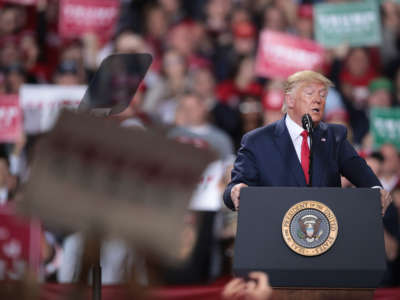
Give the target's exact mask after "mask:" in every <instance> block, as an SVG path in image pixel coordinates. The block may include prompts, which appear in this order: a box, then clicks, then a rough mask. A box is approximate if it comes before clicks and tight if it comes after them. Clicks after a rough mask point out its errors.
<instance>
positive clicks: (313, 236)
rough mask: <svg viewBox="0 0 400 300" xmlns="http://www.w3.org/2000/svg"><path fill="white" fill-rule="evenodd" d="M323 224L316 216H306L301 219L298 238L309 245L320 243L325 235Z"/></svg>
mask: <svg viewBox="0 0 400 300" xmlns="http://www.w3.org/2000/svg"><path fill="white" fill-rule="evenodd" d="M321 222H322V220H321V219H320V218H318V217H317V216H314V215H305V216H303V217H301V218H300V219H299V220H298V223H299V229H298V231H297V236H298V237H299V238H300V239H302V240H305V241H307V242H308V243H312V242H314V241H318V239H319V238H320V237H321V235H322V234H323V233H324V232H323V230H322V229H320V225H321Z"/></svg>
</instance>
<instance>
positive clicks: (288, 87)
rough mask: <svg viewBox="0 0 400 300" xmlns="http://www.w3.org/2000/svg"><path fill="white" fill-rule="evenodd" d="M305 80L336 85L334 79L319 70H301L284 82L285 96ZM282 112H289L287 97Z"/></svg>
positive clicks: (328, 85) (329, 85)
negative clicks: (331, 79)
mask: <svg viewBox="0 0 400 300" xmlns="http://www.w3.org/2000/svg"><path fill="white" fill-rule="evenodd" d="M303 82H320V83H322V84H323V85H325V87H327V88H329V87H332V86H334V84H333V82H332V81H330V80H329V79H328V78H326V77H325V76H324V75H322V74H320V73H318V72H315V71H311V70H305V71H299V72H296V73H294V74H292V75H290V76H289V77H288V78H287V80H286V81H285V82H284V85H283V88H284V92H285V98H286V95H288V94H291V93H292V92H293V90H294V89H295V88H296V87H297V86H298V85H299V83H303ZM282 112H284V113H286V112H287V107H286V99H285V101H284V102H283V105H282Z"/></svg>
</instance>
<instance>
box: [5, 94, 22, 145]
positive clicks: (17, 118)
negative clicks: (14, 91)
mask: <svg viewBox="0 0 400 300" xmlns="http://www.w3.org/2000/svg"><path fill="white" fill-rule="evenodd" d="M21 131H22V110H21V108H20V106H19V98H18V96H17V95H0V142H14V141H15V140H16V139H17V138H18V137H19V135H20V134H21Z"/></svg>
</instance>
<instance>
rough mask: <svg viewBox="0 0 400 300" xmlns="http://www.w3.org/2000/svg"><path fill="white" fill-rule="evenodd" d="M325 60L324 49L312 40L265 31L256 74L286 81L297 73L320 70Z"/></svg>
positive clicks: (257, 60) (260, 46) (262, 34)
mask: <svg viewBox="0 0 400 300" xmlns="http://www.w3.org/2000/svg"><path fill="white" fill-rule="evenodd" d="M323 59H324V49H323V48H322V47H321V46H320V45H318V44H317V43H315V42H313V41H312V40H307V39H303V38H299V37H296V36H294V35H290V34H285V33H280V32H274V31H270V30H265V31H263V32H261V35H260V45H259V48H258V53H257V58H256V73H257V75H259V76H262V77H271V78H280V79H286V78H287V77H288V76H289V75H291V74H293V73H295V72H297V71H302V70H318V69H319V68H321V66H322V63H323Z"/></svg>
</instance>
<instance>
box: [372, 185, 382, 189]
mask: <svg viewBox="0 0 400 300" xmlns="http://www.w3.org/2000/svg"><path fill="white" fill-rule="evenodd" d="M371 189H380V190H383V187H381V186H380V185H374V186H372V187H371Z"/></svg>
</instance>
